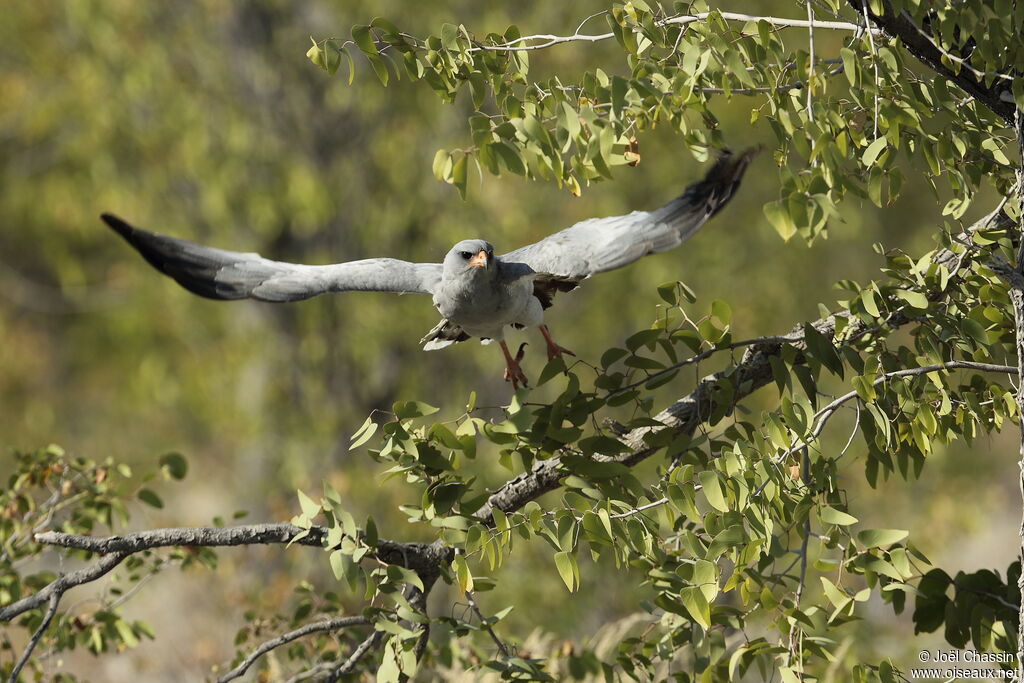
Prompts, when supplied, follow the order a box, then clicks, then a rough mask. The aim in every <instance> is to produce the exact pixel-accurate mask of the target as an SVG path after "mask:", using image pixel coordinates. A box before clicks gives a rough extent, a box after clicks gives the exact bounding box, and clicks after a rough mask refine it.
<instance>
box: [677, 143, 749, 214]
mask: <svg viewBox="0 0 1024 683" xmlns="http://www.w3.org/2000/svg"><path fill="white" fill-rule="evenodd" d="M760 151H761V146H760V145H758V146H756V147H749V148H747V149H745V150H743V151H742V152H740V153H739V154H733V153H732V151H731V150H729V149H724V150H722V153H721V154H720V155H719V157H718V160H717V161H715V165H714V166H712V167H711V170H710V171H708V172H707V173H706V174H705V175H704V179H703V180H701V181H700V182H698V183H695V184H693V185H691V186H690V187H688V188H686V192H685V193H683V196H682V197H680V199H681V200H683V203H684V204H688V205H689V207H690V209H691V210H692V209H693V208H695V207H698V206H700V207H702V208H703V210H704V212H705V217H704V220H707V219H708V218H711V217H712V216H714V215H715V214H716V213H718V212H719V211H721V210H722V207H724V206H725V205H726V204H728V203H729V200H730V199H732V196H733V195H734V194H735V193H736V190H737V188H739V186H740V181H741V180H742V179H743V174H744V173H746V171H747V167H748V166H750V162H751V161H753V160H754V157H756V156H757V155H758V153H759V152H760Z"/></svg>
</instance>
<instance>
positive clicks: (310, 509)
mask: <svg viewBox="0 0 1024 683" xmlns="http://www.w3.org/2000/svg"><path fill="white" fill-rule="evenodd" d="M297 492H298V494H299V507H301V508H302V515H303V517H305V518H307V519H313V518H314V517H316V516H317V515H318V514H320V505H319V503H314V502H313V499H312V498H310V497H309V496H307V495H306V494H305V493H303V492H302V489H297Z"/></svg>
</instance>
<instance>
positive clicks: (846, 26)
mask: <svg viewBox="0 0 1024 683" xmlns="http://www.w3.org/2000/svg"><path fill="white" fill-rule="evenodd" d="M711 14H712V13H711V12H698V13H697V14H683V15H678V16H674V17H668V18H666V19H662V20H660V21H658V22H656V25H658V26H671V25H681V26H686V25H687V24H692V23H695V22H698V21H704V20H705V19H707V18H708V17H709V16H711ZM718 14H719V16H721V18H722V19H725V20H726V21H743V22H752V23H757V22H761V21H764V22H766V23H767V24H769V25H770V26H776V27H778V28H808V27H809V24H810V22H808V21H806V20H804V19H786V18H782V17H770V16H758V15H754V14H741V13H738V12H719V13H718ZM814 24H815V26H818V27H819V28H826V29H834V30H838V31H858V30H861V28H862V27H861V26H860V25H858V24H855V23H853V22H849V21H816V22H814ZM581 26H582V24H581ZM871 30H876V31H879V32H880V30H879V29H871ZM613 37H615V34H614V33H611V32H609V33H598V34H586V33H580V32H579V31H577V32H576V33H574V34H572V35H569V36H557V35H552V34H550V33H538V34H535V35H531V36H522V37H521V38H516V39H515V40H510V41H508V42H507V43H502V44H501V45H477V46H475V47H471V48H469V50H468V52H479V51H481V50H487V51H491V52H508V51H519V50H544V49H546V48H549V47H552V46H554V45H561V44H562V43H577V42H585V43H597V42H600V41H602V40H608V39H610V38H613ZM532 41H544V42H542V43H539V44H537V45H527V44H525V43H529V42H532Z"/></svg>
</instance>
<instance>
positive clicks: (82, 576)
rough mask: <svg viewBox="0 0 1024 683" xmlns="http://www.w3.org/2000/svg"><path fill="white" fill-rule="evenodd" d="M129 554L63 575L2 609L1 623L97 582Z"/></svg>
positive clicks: (106, 558) (116, 555)
mask: <svg viewBox="0 0 1024 683" xmlns="http://www.w3.org/2000/svg"><path fill="white" fill-rule="evenodd" d="M129 554H130V553H114V554H112V555H107V556H105V557H103V558H102V559H100V560H99V562H96V563H95V564H91V565H89V566H88V567H83V568H82V569H79V570H77V571H73V572H71V573H70V574H62V575H61V576H60V577H59V578H57V579H56V580H54V581H53V582H52V583H50V584H49V585H48V586H46V587H45V588H43V589H41V590H39V591H37V592H36V593H33V594H32V595H30V596H28V597H27V598H22V599H21V600H18V601H17V602H12V603H11V604H10V605H7V606H6V607H3V608H0V621H10V620H11V619H13V618H14V617H16V616H18V615H19V614H22V613H24V612H27V611H28V610H30V609H34V608H36V607H39V606H40V605H41V604H43V603H44V602H46V601H47V600H50V599H51V598H52V597H53V596H54V595H56V596H58V598H59V597H60V596H61V595H63V594H64V593H65V592H66V591H67V590H68V589H70V588H74V587H75V586H80V585H82V584H83V583H89V582H90V581H95V580H96V579H98V578H100V577H101V576H103V575H104V574H106V573H108V572H109V571H110V570H111V569H113V568H114V567H116V566H117V565H119V564H121V561H122V560H124V558H126V557H127V556H128V555H129Z"/></svg>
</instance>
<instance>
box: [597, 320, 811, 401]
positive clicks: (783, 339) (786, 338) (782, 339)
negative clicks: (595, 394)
mask: <svg viewBox="0 0 1024 683" xmlns="http://www.w3.org/2000/svg"><path fill="white" fill-rule="evenodd" d="M801 338H802V337H800V336H797V335H795V334H786V335H781V336H773V337H757V338H755V339H744V340H742V341H737V342H732V343H731V344H726V345H725V346H716V347H715V348H713V349H708V350H707V351H701V352H700V353H698V354H697V355H695V356H690V357H689V358H685V359H683V360H681V361H679V362H678V363H673V364H672V365H669V366H668V367H666V368H662V369H661V370H658V371H657V372H652V373H651V374H649V375H646V376H644V378H643V379H641V380H637V381H636V382H633V383H632V384H627V385H626V386H623V387H619V388H618V389H612V390H611V391H609V392H608V393H607V394H605V395H604V396H603V397H602V398H609V397H611V396H615V395H616V394H621V393H622V392H624V391H629V390H630V389H636V388H637V387H638V386H640V385H642V384H647V383H648V382H650V381H651V380H652V379H655V378H656V377H661V376H662V375H664V374H667V373H669V372H672V371H673V370H678V369H679V368H682V367H686V366H687V365H693V364H694V363H700V362H701V361H703V360H707V359H708V358H710V357H711V356H713V355H715V354H716V353H718V352H720V351H731V350H735V349H740V348H743V347H745V346H756V345H759V344H785V343H787V342H793V341H798V340H799V339H801Z"/></svg>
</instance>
